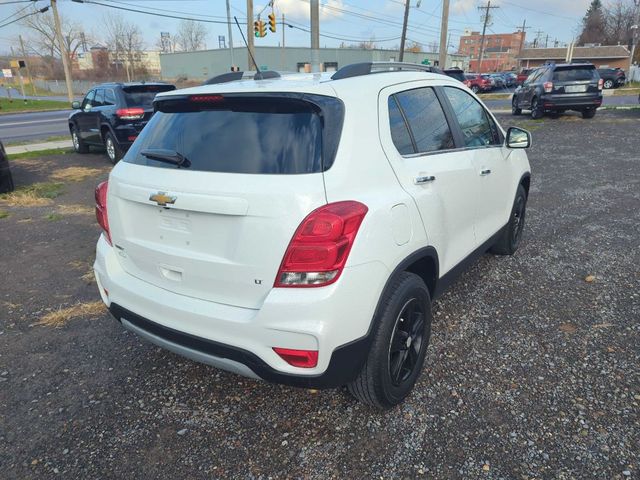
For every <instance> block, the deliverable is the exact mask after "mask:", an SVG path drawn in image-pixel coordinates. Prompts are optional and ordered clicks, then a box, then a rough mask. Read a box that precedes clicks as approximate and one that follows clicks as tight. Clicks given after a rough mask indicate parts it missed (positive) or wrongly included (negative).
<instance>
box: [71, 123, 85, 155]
mask: <svg viewBox="0 0 640 480" xmlns="http://www.w3.org/2000/svg"><path fill="white" fill-rule="evenodd" d="M71 142H72V143H73V149H74V150H75V151H76V152H77V153H87V152H88V151H89V146H88V145H87V144H86V143H84V142H83V141H82V139H80V134H79V133H78V127H71Z"/></svg>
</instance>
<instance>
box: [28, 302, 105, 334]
mask: <svg viewBox="0 0 640 480" xmlns="http://www.w3.org/2000/svg"><path fill="white" fill-rule="evenodd" d="M104 311H105V306H104V303H102V302H100V301H98V302H88V303H78V304H76V305H72V306H71V307H67V308H59V309H58V310H55V311H53V312H50V313H47V314H46V315H45V316H44V317H41V318H40V319H39V320H38V321H37V322H36V323H34V325H42V326H46V327H54V328H60V327H63V326H65V325H66V324H67V322H69V321H70V320H73V319H74V318H78V317H96V316H98V315H100V314H102V313H103V312H104Z"/></svg>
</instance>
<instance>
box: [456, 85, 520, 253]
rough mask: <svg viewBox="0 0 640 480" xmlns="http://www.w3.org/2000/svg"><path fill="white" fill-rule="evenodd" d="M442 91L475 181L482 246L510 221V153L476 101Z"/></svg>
mask: <svg viewBox="0 0 640 480" xmlns="http://www.w3.org/2000/svg"><path fill="white" fill-rule="evenodd" d="M443 91H444V92H445V96H446V98H447V99H448V100H449V102H450V104H451V107H452V110H453V114H454V117H455V118H456V120H457V121H458V124H459V126H460V130H461V132H462V141H463V142H464V146H465V148H466V149H467V152H468V153H469V155H470V156H471V162H472V165H473V169H474V171H475V175H476V178H477V179H478V182H477V184H478V191H479V195H478V197H477V201H476V205H475V207H476V238H477V240H478V245H481V244H482V243H484V242H486V241H487V240H489V239H490V238H491V237H492V236H493V235H494V234H495V233H496V232H498V231H499V230H500V229H501V228H502V227H504V226H505V224H506V223H507V220H508V218H509V210H510V208H511V205H512V203H513V198H511V196H512V195H511V193H510V192H511V191H512V189H513V179H512V178H511V170H512V169H511V168H510V167H509V152H508V150H507V148H506V147H505V146H504V141H503V138H502V133H501V132H500V130H499V129H498V126H497V124H496V122H495V121H494V120H493V118H492V117H491V115H490V114H489V113H488V112H487V111H486V110H485V108H484V107H483V106H482V105H481V104H480V102H479V101H478V100H476V99H475V98H474V97H473V96H472V95H471V94H469V93H468V92H466V91H464V90H462V89H461V88H456V87H453V86H450V87H448V86H446V87H443Z"/></svg>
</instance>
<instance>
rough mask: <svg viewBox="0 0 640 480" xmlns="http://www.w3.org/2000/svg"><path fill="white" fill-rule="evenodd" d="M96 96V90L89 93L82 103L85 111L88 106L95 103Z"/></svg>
mask: <svg viewBox="0 0 640 480" xmlns="http://www.w3.org/2000/svg"><path fill="white" fill-rule="evenodd" d="M95 96H96V91H95V90H91V91H90V92H89V93H87V96H86V97H84V100H83V101H82V105H81V108H82V109H84V108H85V107H86V106H87V105H91V102H92V101H93V99H94V97H95Z"/></svg>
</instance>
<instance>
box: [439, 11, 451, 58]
mask: <svg viewBox="0 0 640 480" xmlns="http://www.w3.org/2000/svg"><path fill="white" fill-rule="evenodd" d="M448 28H449V0H444V1H443V2H442V23H441V24H440V59H439V62H438V64H439V67H440V68H442V69H445V68H447V51H448V50H449V42H447V30H448Z"/></svg>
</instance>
